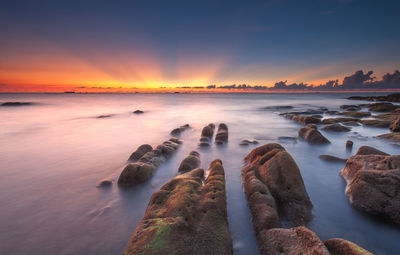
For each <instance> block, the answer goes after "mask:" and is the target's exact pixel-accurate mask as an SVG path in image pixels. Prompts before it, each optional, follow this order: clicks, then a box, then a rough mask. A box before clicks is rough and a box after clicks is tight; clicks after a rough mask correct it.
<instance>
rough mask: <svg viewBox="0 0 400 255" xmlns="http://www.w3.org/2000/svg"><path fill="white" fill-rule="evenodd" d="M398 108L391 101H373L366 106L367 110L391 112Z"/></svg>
mask: <svg viewBox="0 0 400 255" xmlns="http://www.w3.org/2000/svg"><path fill="white" fill-rule="evenodd" d="M397 108H399V106H397V105H394V104H392V103H373V104H370V105H369V106H368V110H370V111H373V112H391V111H394V110H396V109H397Z"/></svg>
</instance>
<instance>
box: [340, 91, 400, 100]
mask: <svg viewBox="0 0 400 255" xmlns="http://www.w3.org/2000/svg"><path fill="white" fill-rule="evenodd" d="M347 99H349V100H366V101H387V102H400V93H394V94H389V95H387V96H351V97H348V98H347Z"/></svg>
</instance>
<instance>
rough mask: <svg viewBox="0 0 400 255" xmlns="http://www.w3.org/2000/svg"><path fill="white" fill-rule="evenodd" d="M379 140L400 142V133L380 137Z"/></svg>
mask: <svg viewBox="0 0 400 255" xmlns="http://www.w3.org/2000/svg"><path fill="white" fill-rule="evenodd" d="M378 138H381V139H385V140H390V141H394V142H400V132H393V133H388V134H383V135H378Z"/></svg>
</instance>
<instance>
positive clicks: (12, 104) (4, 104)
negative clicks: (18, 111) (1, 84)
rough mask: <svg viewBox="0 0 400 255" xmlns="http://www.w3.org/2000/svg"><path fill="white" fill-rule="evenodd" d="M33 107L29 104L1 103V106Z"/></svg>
mask: <svg viewBox="0 0 400 255" xmlns="http://www.w3.org/2000/svg"><path fill="white" fill-rule="evenodd" d="M27 105H33V103H31V102H5V103H2V104H1V106H27Z"/></svg>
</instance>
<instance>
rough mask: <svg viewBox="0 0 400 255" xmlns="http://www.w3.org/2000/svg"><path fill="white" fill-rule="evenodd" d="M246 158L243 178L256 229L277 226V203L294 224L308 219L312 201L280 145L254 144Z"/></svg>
mask: <svg viewBox="0 0 400 255" xmlns="http://www.w3.org/2000/svg"><path fill="white" fill-rule="evenodd" d="M245 161H246V163H247V166H245V167H244V168H243V169H242V181H243V185H244V190H245V194H246V197H247V202H248V204H249V207H250V211H251V213H252V219H253V226H254V228H255V230H256V233H260V231H261V230H262V229H269V228H273V227H279V226H280V222H279V216H278V212H277V206H276V203H277V204H279V205H280V209H281V210H282V213H283V214H284V215H285V216H286V218H287V219H288V220H289V222H290V223H291V224H292V225H294V226H297V225H302V224H305V223H306V222H308V221H309V220H310V219H311V209H312V204H311V201H310V199H309V197H308V194H307V191H306V189H305V187H304V182H303V178H302V177H301V174H300V170H299V168H298V166H297V164H296V162H295V161H294V160H293V158H292V157H291V156H290V154H289V153H288V152H287V151H286V150H285V149H284V148H283V147H282V146H281V145H279V144H277V143H270V144H266V145H263V146H260V147H257V148H255V149H254V150H252V151H251V152H250V153H249V154H248V155H247V156H246V157H245Z"/></svg>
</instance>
